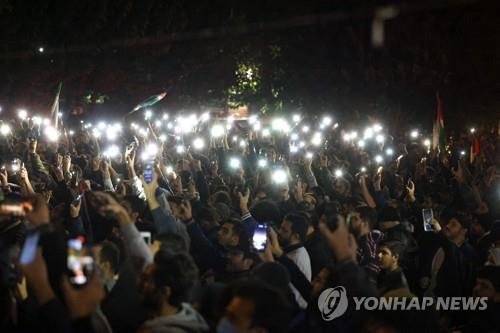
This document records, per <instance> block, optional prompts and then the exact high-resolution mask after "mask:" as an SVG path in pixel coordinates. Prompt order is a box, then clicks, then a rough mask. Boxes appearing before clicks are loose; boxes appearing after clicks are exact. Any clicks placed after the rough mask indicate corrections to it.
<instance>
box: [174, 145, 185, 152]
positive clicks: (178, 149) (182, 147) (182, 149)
mask: <svg viewBox="0 0 500 333" xmlns="http://www.w3.org/2000/svg"><path fill="white" fill-rule="evenodd" d="M175 151H176V152H177V154H182V153H184V151H185V149H184V146H183V145H179V146H177V147H175Z"/></svg>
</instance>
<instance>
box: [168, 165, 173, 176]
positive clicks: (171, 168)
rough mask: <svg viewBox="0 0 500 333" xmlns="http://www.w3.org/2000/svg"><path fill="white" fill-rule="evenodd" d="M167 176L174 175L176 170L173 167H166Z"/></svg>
mask: <svg viewBox="0 0 500 333" xmlns="http://www.w3.org/2000/svg"><path fill="white" fill-rule="evenodd" d="M166 171H167V175H170V174H172V173H174V168H173V167H172V166H171V165H167V167H166Z"/></svg>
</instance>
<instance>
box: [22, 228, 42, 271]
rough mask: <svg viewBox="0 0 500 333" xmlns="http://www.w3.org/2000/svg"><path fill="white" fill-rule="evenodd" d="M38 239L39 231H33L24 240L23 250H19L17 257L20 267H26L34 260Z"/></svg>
mask: <svg viewBox="0 0 500 333" xmlns="http://www.w3.org/2000/svg"><path fill="white" fill-rule="evenodd" d="M39 239H40V231H38V230H37V231H33V232H30V233H28V235H27V236H26V239H25V240H24V245H23V249H22V250H21V256H20V257H19V262H20V263H21V264H22V265H27V264H29V263H31V262H32V261H33V259H35V255H36V250H37V247H38V240H39Z"/></svg>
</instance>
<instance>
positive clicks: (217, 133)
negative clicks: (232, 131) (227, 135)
mask: <svg viewBox="0 0 500 333" xmlns="http://www.w3.org/2000/svg"><path fill="white" fill-rule="evenodd" d="M224 132H225V131H224V127H223V126H222V125H219V124H217V125H214V126H212V129H211V130H210V134H211V135H212V137H213V138H220V137H221V136H223V135H224Z"/></svg>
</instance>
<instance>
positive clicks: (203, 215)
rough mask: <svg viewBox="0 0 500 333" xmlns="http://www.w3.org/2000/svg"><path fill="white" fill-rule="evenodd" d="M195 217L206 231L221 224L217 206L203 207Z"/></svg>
mask: <svg viewBox="0 0 500 333" xmlns="http://www.w3.org/2000/svg"><path fill="white" fill-rule="evenodd" d="M221 205H224V204H221ZM195 218H196V220H197V221H198V222H199V224H200V226H201V227H202V228H203V230H205V231H209V230H210V229H212V228H214V227H217V226H219V221H218V214H217V210H216V209H215V208H212V207H202V208H201V209H200V210H199V211H198V212H197V214H196V215H195Z"/></svg>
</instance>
